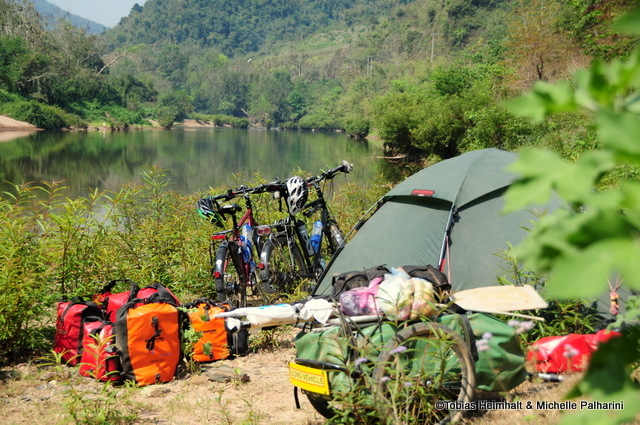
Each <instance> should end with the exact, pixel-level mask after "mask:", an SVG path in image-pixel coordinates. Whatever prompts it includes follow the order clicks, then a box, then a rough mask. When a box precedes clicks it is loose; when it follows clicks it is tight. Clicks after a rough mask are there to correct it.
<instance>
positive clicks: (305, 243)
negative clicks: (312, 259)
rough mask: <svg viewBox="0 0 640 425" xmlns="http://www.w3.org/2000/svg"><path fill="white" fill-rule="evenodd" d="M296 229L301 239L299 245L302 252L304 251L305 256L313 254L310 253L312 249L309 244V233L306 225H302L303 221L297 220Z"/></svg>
mask: <svg viewBox="0 0 640 425" xmlns="http://www.w3.org/2000/svg"><path fill="white" fill-rule="evenodd" d="M296 227H297V228H298V232H300V237H301V238H302V241H301V242H302V243H301V245H302V248H303V249H304V251H306V252H305V255H311V254H313V252H311V250H312V249H313V248H312V247H311V244H310V242H309V233H308V232H307V225H306V224H305V223H304V221H302V220H297V221H296Z"/></svg>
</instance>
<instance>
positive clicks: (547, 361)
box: [527, 329, 620, 373]
mask: <svg viewBox="0 0 640 425" xmlns="http://www.w3.org/2000/svg"><path fill="white" fill-rule="evenodd" d="M616 336H620V333H618V332H615V331H607V330H605V329H603V330H601V331H599V332H597V333H595V334H587V335H579V334H569V335H565V336H547V337H544V338H540V339H539V340H537V341H536V342H534V343H533V344H532V345H531V347H530V348H529V352H528V353H527V361H529V362H532V363H534V364H535V367H536V370H537V371H538V372H544V373H561V372H567V371H571V372H579V371H582V370H585V369H586V368H587V366H588V365H589V360H591V354H593V352H594V351H596V349H597V348H598V344H600V343H603V342H607V341H608V340H610V339H611V338H613V337H616Z"/></svg>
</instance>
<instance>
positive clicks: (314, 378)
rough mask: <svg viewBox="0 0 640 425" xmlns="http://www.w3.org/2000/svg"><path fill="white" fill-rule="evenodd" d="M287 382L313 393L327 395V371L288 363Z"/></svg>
mask: <svg viewBox="0 0 640 425" xmlns="http://www.w3.org/2000/svg"><path fill="white" fill-rule="evenodd" d="M289 380H290V381H291V383H292V384H293V385H295V386H296V387H299V388H302V389H303V390H307V391H311V392H313V393H318V394H325V395H329V379H328V378H327V371H326V370H320V369H314V368H312V367H307V366H302V365H299V364H297V363H293V362H290V363H289Z"/></svg>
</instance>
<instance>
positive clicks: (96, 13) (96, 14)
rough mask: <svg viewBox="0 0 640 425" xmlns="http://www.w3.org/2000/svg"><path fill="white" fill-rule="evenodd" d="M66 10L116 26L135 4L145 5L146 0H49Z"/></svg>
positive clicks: (100, 22)
mask: <svg viewBox="0 0 640 425" xmlns="http://www.w3.org/2000/svg"><path fill="white" fill-rule="evenodd" d="M47 1H48V2H49V3H53V4H55V5H56V6H58V7H59V8H60V9H62V10H64V11H65V12H67V11H68V12H70V13H72V14H74V15H78V16H81V17H83V18H86V19H89V20H91V21H94V22H97V23H99V24H102V25H105V26H107V27H115V26H116V24H117V23H118V22H120V18H122V17H123V16H127V15H128V14H129V12H130V11H131V8H132V7H133V5H134V4H136V3H138V4H139V5H140V6H144V2H145V0H47Z"/></svg>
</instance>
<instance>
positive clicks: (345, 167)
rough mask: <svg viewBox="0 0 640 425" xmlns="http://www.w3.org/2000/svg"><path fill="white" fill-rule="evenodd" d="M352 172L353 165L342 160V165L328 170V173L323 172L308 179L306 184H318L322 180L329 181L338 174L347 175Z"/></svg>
mask: <svg viewBox="0 0 640 425" xmlns="http://www.w3.org/2000/svg"><path fill="white" fill-rule="evenodd" d="M351 170H353V164H350V163H349V162H347V161H345V160H343V161H342V164H340V165H338V166H337V167H335V168H332V169H330V170H329V171H325V172H324V173H322V174H320V175H319V176H313V177H309V178H308V179H307V183H320V182H321V181H322V180H331V179H332V178H334V177H335V176H336V174H338V173H345V174H349V173H350V172H351Z"/></svg>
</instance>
